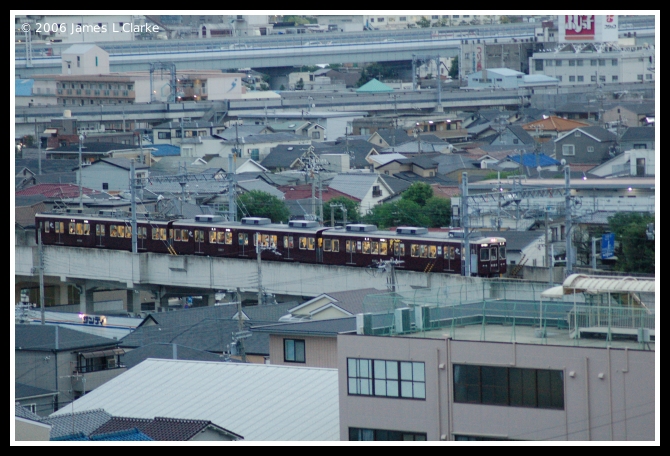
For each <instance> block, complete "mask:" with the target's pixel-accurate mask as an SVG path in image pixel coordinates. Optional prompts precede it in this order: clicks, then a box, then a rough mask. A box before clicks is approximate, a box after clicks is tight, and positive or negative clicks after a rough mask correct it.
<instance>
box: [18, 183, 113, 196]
mask: <svg viewBox="0 0 670 456" xmlns="http://www.w3.org/2000/svg"><path fill="white" fill-rule="evenodd" d="M81 191H82V193H83V194H84V195H96V194H97V195H100V194H101V193H100V192H98V191H95V190H91V189H90V188H86V187H82V190H81ZM16 195H17V196H28V195H44V196H46V197H49V198H74V197H79V185H75V184H37V185H33V186H32V187H28V188H26V189H24V190H20V191H18V192H16Z"/></svg>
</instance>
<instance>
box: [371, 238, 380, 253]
mask: <svg viewBox="0 0 670 456" xmlns="http://www.w3.org/2000/svg"><path fill="white" fill-rule="evenodd" d="M370 244H371V247H372V254H373V255H379V242H377V241H373V242H371V243H370Z"/></svg>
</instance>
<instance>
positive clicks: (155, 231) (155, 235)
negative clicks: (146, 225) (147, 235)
mask: <svg viewBox="0 0 670 456" xmlns="http://www.w3.org/2000/svg"><path fill="white" fill-rule="evenodd" d="M96 234H97V233H96ZM151 239H153V240H154V241H157V240H158V228H151Z"/></svg>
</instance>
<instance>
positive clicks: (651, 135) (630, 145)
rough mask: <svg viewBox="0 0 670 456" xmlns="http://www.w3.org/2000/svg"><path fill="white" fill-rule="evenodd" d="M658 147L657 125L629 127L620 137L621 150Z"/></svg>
mask: <svg viewBox="0 0 670 456" xmlns="http://www.w3.org/2000/svg"><path fill="white" fill-rule="evenodd" d="M631 149H649V150H654V149H656V127H628V128H627V129H626V131H624V132H623V134H622V135H621V139H619V150H621V151H622V152H623V151H625V150H631Z"/></svg>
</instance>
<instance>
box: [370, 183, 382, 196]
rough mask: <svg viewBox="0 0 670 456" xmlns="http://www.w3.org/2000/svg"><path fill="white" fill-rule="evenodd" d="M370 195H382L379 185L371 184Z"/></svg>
mask: <svg viewBox="0 0 670 456" xmlns="http://www.w3.org/2000/svg"><path fill="white" fill-rule="evenodd" d="M372 196H373V197H378V196H382V191H381V188H380V187H379V185H373V186H372Z"/></svg>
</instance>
